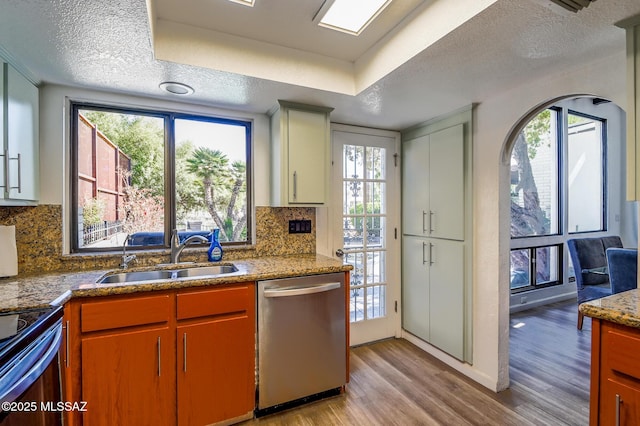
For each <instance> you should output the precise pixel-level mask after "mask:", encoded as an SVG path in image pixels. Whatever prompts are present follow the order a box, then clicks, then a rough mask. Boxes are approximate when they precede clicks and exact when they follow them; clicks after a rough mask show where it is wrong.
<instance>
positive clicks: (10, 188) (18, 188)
mask: <svg viewBox="0 0 640 426" xmlns="http://www.w3.org/2000/svg"><path fill="white" fill-rule="evenodd" d="M9 160H14V161H16V160H17V161H18V186H10V187H9V190H12V189H17V190H18V194H21V193H22V161H20V153H18V156H17V157H13V158H11V157H9ZM7 166H8V165H7ZM8 169H9V168H8V167H7V168H6V169H5V170H6V171H5V174H6V175H7V181H8V179H9V177H8V176H9V171H8Z"/></svg>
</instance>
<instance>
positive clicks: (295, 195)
mask: <svg viewBox="0 0 640 426" xmlns="http://www.w3.org/2000/svg"><path fill="white" fill-rule="evenodd" d="M297 198H298V172H297V171H295V172H293V199H294V200H295V199H297Z"/></svg>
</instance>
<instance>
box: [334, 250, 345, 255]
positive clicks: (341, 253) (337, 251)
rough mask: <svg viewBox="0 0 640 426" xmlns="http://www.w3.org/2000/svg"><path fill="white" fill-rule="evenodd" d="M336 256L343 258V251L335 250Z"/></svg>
mask: <svg viewBox="0 0 640 426" xmlns="http://www.w3.org/2000/svg"><path fill="white" fill-rule="evenodd" d="M336 256H338V257H344V250H342V249H338V250H336Z"/></svg>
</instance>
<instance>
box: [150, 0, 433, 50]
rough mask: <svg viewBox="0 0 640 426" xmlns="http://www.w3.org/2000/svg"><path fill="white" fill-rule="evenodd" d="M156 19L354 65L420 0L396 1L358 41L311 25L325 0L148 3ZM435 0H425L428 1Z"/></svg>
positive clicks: (164, 0)
mask: <svg viewBox="0 0 640 426" xmlns="http://www.w3.org/2000/svg"><path fill="white" fill-rule="evenodd" d="M150 1H151V3H152V5H153V10H154V12H155V15H156V18H157V19H161V20H165V21H172V22H178V23H181V24H187V25H192V26H195V27H198V28H203V29H208V30H212V31H218V32H221V33H225V34H232V35H235V36H238V37H244V38H248V39H251V40H257V41H261V42H264V43H270V44H276V45H280V46H285V47H289V48H292V49H299V50H304V51H307V52H313V53H317V54H319V55H323V56H326V57H329V58H335V59H340V60H346V61H355V60H356V59H358V58H359V57H360V56H361V55H362V54H363V53H364V52H366V51H367V49H369V48H370V47H371V46H372V45H373V44H375V43H376V42H377V41H378V40H380V39H381V38H382V37H384V36H385V35H386V34H387V33H388V32H389V31H391V30H392V29H393V28H394V27H395V26H396V25H397V24H398V23H399V22H400V21H401V20H402V19H403V18H404V17H405V16H407V15H409V13H411V11H413V9H415V8H416V7H417V6H418V5H420V4H421V3H423V0H395V1H392V2H391V4H390V5H389V6H388V7H387V8H385V10H384V12H383V13H382V14H381V15H380V16H378V18H377V19H376V20H374V21H373V22H372V23H371V25H369V26H368V27H367V29H366V30H365V31H364V32H363V33H362V34H361V35H360V36H358V37H355V36H353V35H348V34H344V33H340V32H337V31H334V30H330V29H328V28H323V27H321V26H319V25H316V24H314V23H313V22H312V19H313V17H314V16H315V14H316V13H317V12H318V10H319V9H320V7H321V6H322V4H323V3H324V0H305V1H299V0H298V1H292V0H266V1H264V0H263V1H256V3H255V6H254V7H247V6H242V5H239V4H237V3H233V2H230V1H211V0H181V1H175V0H150ZM432 1H433V0H428V2H429V3H430V2H432Z"/></svg>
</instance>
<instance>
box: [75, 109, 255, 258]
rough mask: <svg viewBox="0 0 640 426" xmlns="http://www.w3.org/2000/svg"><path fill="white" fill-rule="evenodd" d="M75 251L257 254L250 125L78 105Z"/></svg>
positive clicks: (237, 121)
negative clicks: (183, 248)
mask: <svg viewBox="0 0 640 426" xmlns="http://www.w3.org/2000/svg"><path fill="white" fill-rule="evenodd" d="M72 111H73V113H72V115H71V116H72V132H71V133H72V144H71V146H72V164H73V178H72V179H71V181H72V194H73V195H72V197H73V202H72V210H73V213H72V226H71V228H72V238H71V241H72V251H73V252H89V251H91V252H96V251H112V250H114V249H120V248H121V247H122V246H123V245H124V244H126V245H127V247H129V246H131V247H132V248H133V249H153V248H166V247H168V246H169V238H170V235H171V232H170V230H171V229H176V228H177V229H178V230H179V231H180V232H181V233H182V234H184V235H187V234H188V235H196V234H197V235H202V236H205V237H206V236H208V235H209V233H210V232H211V230H212V229H214V228H219V229H220V241H221V242H222V244H224V245H229V244H238V245H246V244H251V235H252V229H251V227H252V220H250V218H251V217H253V206H252V199H251V196H250V194H251V188H250V183H251V180H250V179H249V176H250V170H251V169H252V163H251V134H252V122H251V121H247V120H235V119H227V118H219V117H210V116H199V115H187V114H180V113H174V112H166V111H151V110H142V109H122V108H116V107H111V106H106V105H94V104H84V103H73V104H72Z"/></svg>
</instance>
